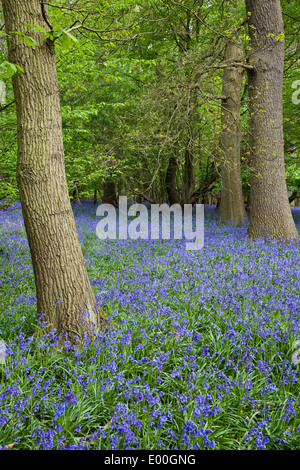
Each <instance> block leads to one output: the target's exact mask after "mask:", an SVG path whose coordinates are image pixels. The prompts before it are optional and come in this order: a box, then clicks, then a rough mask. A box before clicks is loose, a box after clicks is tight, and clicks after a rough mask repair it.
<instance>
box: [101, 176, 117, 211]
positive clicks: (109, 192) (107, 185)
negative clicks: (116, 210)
mask: <svg viewBox="0 0 300 470" xmlns="http://www.w3.org/2000/svg"><path fill="white" fill-rule="evenodd" d="M102 202H103V203H105V204H111V205H113V206H115V207H117V206H118V202H117V191H116V183H115V181H114V180H113V179H112V178H111V177H110V176H108V177H107V178H106V179H105V180H104V181H103V196H102Z"/></svg>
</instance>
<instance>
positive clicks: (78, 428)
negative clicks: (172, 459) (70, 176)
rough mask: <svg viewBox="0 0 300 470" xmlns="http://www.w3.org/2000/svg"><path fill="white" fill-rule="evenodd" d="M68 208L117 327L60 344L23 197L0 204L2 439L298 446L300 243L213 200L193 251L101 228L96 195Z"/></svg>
mask: <svg viewBox="0 0 300 470" xmlns="http://www.w3.org/2000/svg"><path fill="white" fill-rule="evenodd" d="M73 210H74V214H75V219H76V224H77V229H78V234H79V238H80V242H81V245H82V249H83V253H84V256H85V260H86V265H87V269H88V272H89V276H90V279H91V283H92V286H93V289H94V291H95V294H96V298H97V302H98V303H99V304H100V305H101V306H102V307H103V309H104V310H105V312H106V313H107V314H108V316H109V318H111V319H112V320H113V321H114V322H115V323H116V324H117V327H115V328H112V327H110V328H107V329H105V330H104V331H103V332H100V333H99V334H98V336H97V337H96V339H95V340H93V341H91V339H90V337H89V335H84V338H85V339H84V342H83V343H82V346H81V348H80V349H78V348H77V349H75V348H74V347H73V346H72V345H71V344H70V343H68V342H67V341H66V343H65V345H64V346H63V347H61V348H58V347H54V346H55V344H56V336H55V331H52V332H50V333H46V332H45V328H44V326H45V324H44V323H43V319H41V318H38V317H37V312H36V297H35V286H34V278H33V272H32V266H31V261H30V254H29V248H28V243H27V239H26V235H25V230H24V225H23V219H22V214H21V209H20V206H19V204H18V203H14V204H13V205H12V206H11V207H10V208H9V209H8V210H5V211H3V210H2V211H0V290H1V298H0V306H1V313H0V337H1V339H2V340H3V341H5V344H6V360H5V363H3V364H0V380H1V382H0V384H1V385H0V449H10V448H13V449H22V450H26V449H30V450H37V449H87V450H90V449H91V450H92V449H113V450H115V449H119V450H123V449H143V450H147V449H149V450H153V449H159V450H167V449H170V450H171V449H172V450H173V449H179V450H192V449H222V450H225V449H232V450H234V449H241V450H246V449H258V450H260V449H273V450H276V449H282V450H286V449H294V450H299V449H300V387H299V375H300V374H299V371H300V364H298V356H297V354H298V353H300V346H299V345H298V346H297V343H296V341H297V339H300V256H299V255H300V243H299V242H296V243H293V244H289V245H285V244H283V243H276V242H274V241H264V240H257V241H255V242H251V241H250V240H248V239H247V235H246V232H247V226H246V225H245V226H242V227H239V228H236V227H234V226H231V225H227V226H222V225H221V224H220V222H219V216H218V214H217V212H216V211H215V210H214V207H209V206H206V208H205V245H204V248H203V249H202V250H199V251H187V250H186V249H185V241H184V240H174V239H173V240H172V239H171V240H149V241H147V240H143V241H142V240H125V241H119V240H99V239H98V238H97V236H96V225H97V222H98V221H99V218H97V217H96V206H94V205H93V204H92V203H90V202H84V203H83V204H82V205H81V206H80V205H76V206H75V207H74V208H73ZM292 211H293V216H294V219H295V222H296V225H297V227H298V228H300V209H297V208H295V209H292ZM37 325H38V329H39V331H40V334H39V335H36V334H35V332H36V329H37ZM2 347H3V343H2ZM297 347H298V351H297ZM0 352H1V351H0Z"/></svg>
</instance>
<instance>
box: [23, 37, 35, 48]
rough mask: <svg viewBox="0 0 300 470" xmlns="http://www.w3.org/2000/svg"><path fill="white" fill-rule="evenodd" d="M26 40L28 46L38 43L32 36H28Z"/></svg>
mask: <svg viewBox="0 0 300 470" xmlns="http://www.w3.org/2000/svg"><path fill="white" fill-rule="evenodd" d="M24 42H25V44H26V46H34V45H35V44H36V40H35V39H33V38H32V37H31V36H26V37H25V39H24Z"/></svg>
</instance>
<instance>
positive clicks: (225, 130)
mask: <svg viewBox="0 0 300 470" xmlns="http://www.w3.org/2000/svg"><path fill="white" fill-rule="evenodd" d="M242 59H243V50H242V48H240V47H238V45H237V44H236V43H234V42H230V43H229V44H228V45H227V48H226V60H227V61H228V62H241V61H242ZM242 85H243V69H242V68H241V67H228V68H225V69H224V72H223V87H222V95H223V96H224V97H225V98H224V99H223V100H222V118H221V124H222V131H221V151H222V170H221V206H220V212H221V222H222V223H226V222H233V223H235V224H236V225H238V224H240V223H241V222H242V221H243V220H244V219H245V218H246V211H245V206H244V198H243V192H242V180H241V167H240V143H241V130H240V127H241V126H240V121H241V120H240V113H241V91H242Z"/></svg>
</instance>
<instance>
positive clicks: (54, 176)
mask: <svg viewBox="0 0 300 470" xmlns="http://www.w3.org/2000/svg"><path fill="white" fill-rule="evenodd" d="M25 3H26V4H24V1H23V0H3V1H2V4H3V11H4V17H5V28H6V33H7V35H8V54H9V61H10V62H12V63H15V64H18V65H19V66H21V67H22V68H23V70H24V73H17V74H15V75H14V76H13V87H14V94H15V100H16V106H17V125H18V163H17V181H18V188H19V192H20V199H21V205H22V211H23V216H24V223H25V228H26V233H27V237H28V242H29V247H30V252H31V258H32V264H33V271H34V276H35V283H36V295H37V310H38V314H44V315H45V321H46V322H47V323H48V324H52V326H53V327H55V328H56V329H57V330H58V333H59V332H61V331H62V330H67V331H69V336H70V337H72V336H73V333H72V332H70V330H73V331H75V332H80V331H81V330H82V328H83V327H85V326H92V323H94V322H97V320H98V317H99V315H100V313H99V311H98V310H96V309H95V304H96V299H95V295H94V292H93V290H92V288H91V285H90V282H89V279H88V275H87V271H86V267H85V262H84V257H83V254H82V251H81V247H80V243H79V239H78V235H77V231H76V226H75V221H74V216H73V212H72V208H71V204H70V199H69V193H68V187H67V182H66V176H65V168H64V151H63V141H62V124H61V115H60V102H59V88H58V81H57V74H56V65H55V52H54V44H53V42H52V41H50V39H47V40H45V41H43V42H40V38H41V36H42V33H40V32H38V31H36V30H34V31H30V32H29V29H28V28H27V27H26V24H35V25H39V26H42V27H43V28H45V29H49V28H48V26H47V24H48V23H49V21H48V23H47V22H46V21H45V15H46V14H47V11H46V10H45V11H44V12H43V14H42V8H43V7H42V6H41V3H40V1H39V0H31V1H30V2H29V1H27V2H25ZM44 7H45V5H44ZM46 18H47V17H46ZM16 32H22V33H24V34H28V35H29V34H30V36H32V37H34V39H35V40H36V41H37V43H36V44H35V45H34V46H26V45H25V43H24V41H22V42H20V41H19V36H18V35H17V34H16ZM85 311H89V313H90V319H89V320H86V322H85V324H83V323H82V318H81V317H82V314H83V313H84V312H85Z"/></svg>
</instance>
